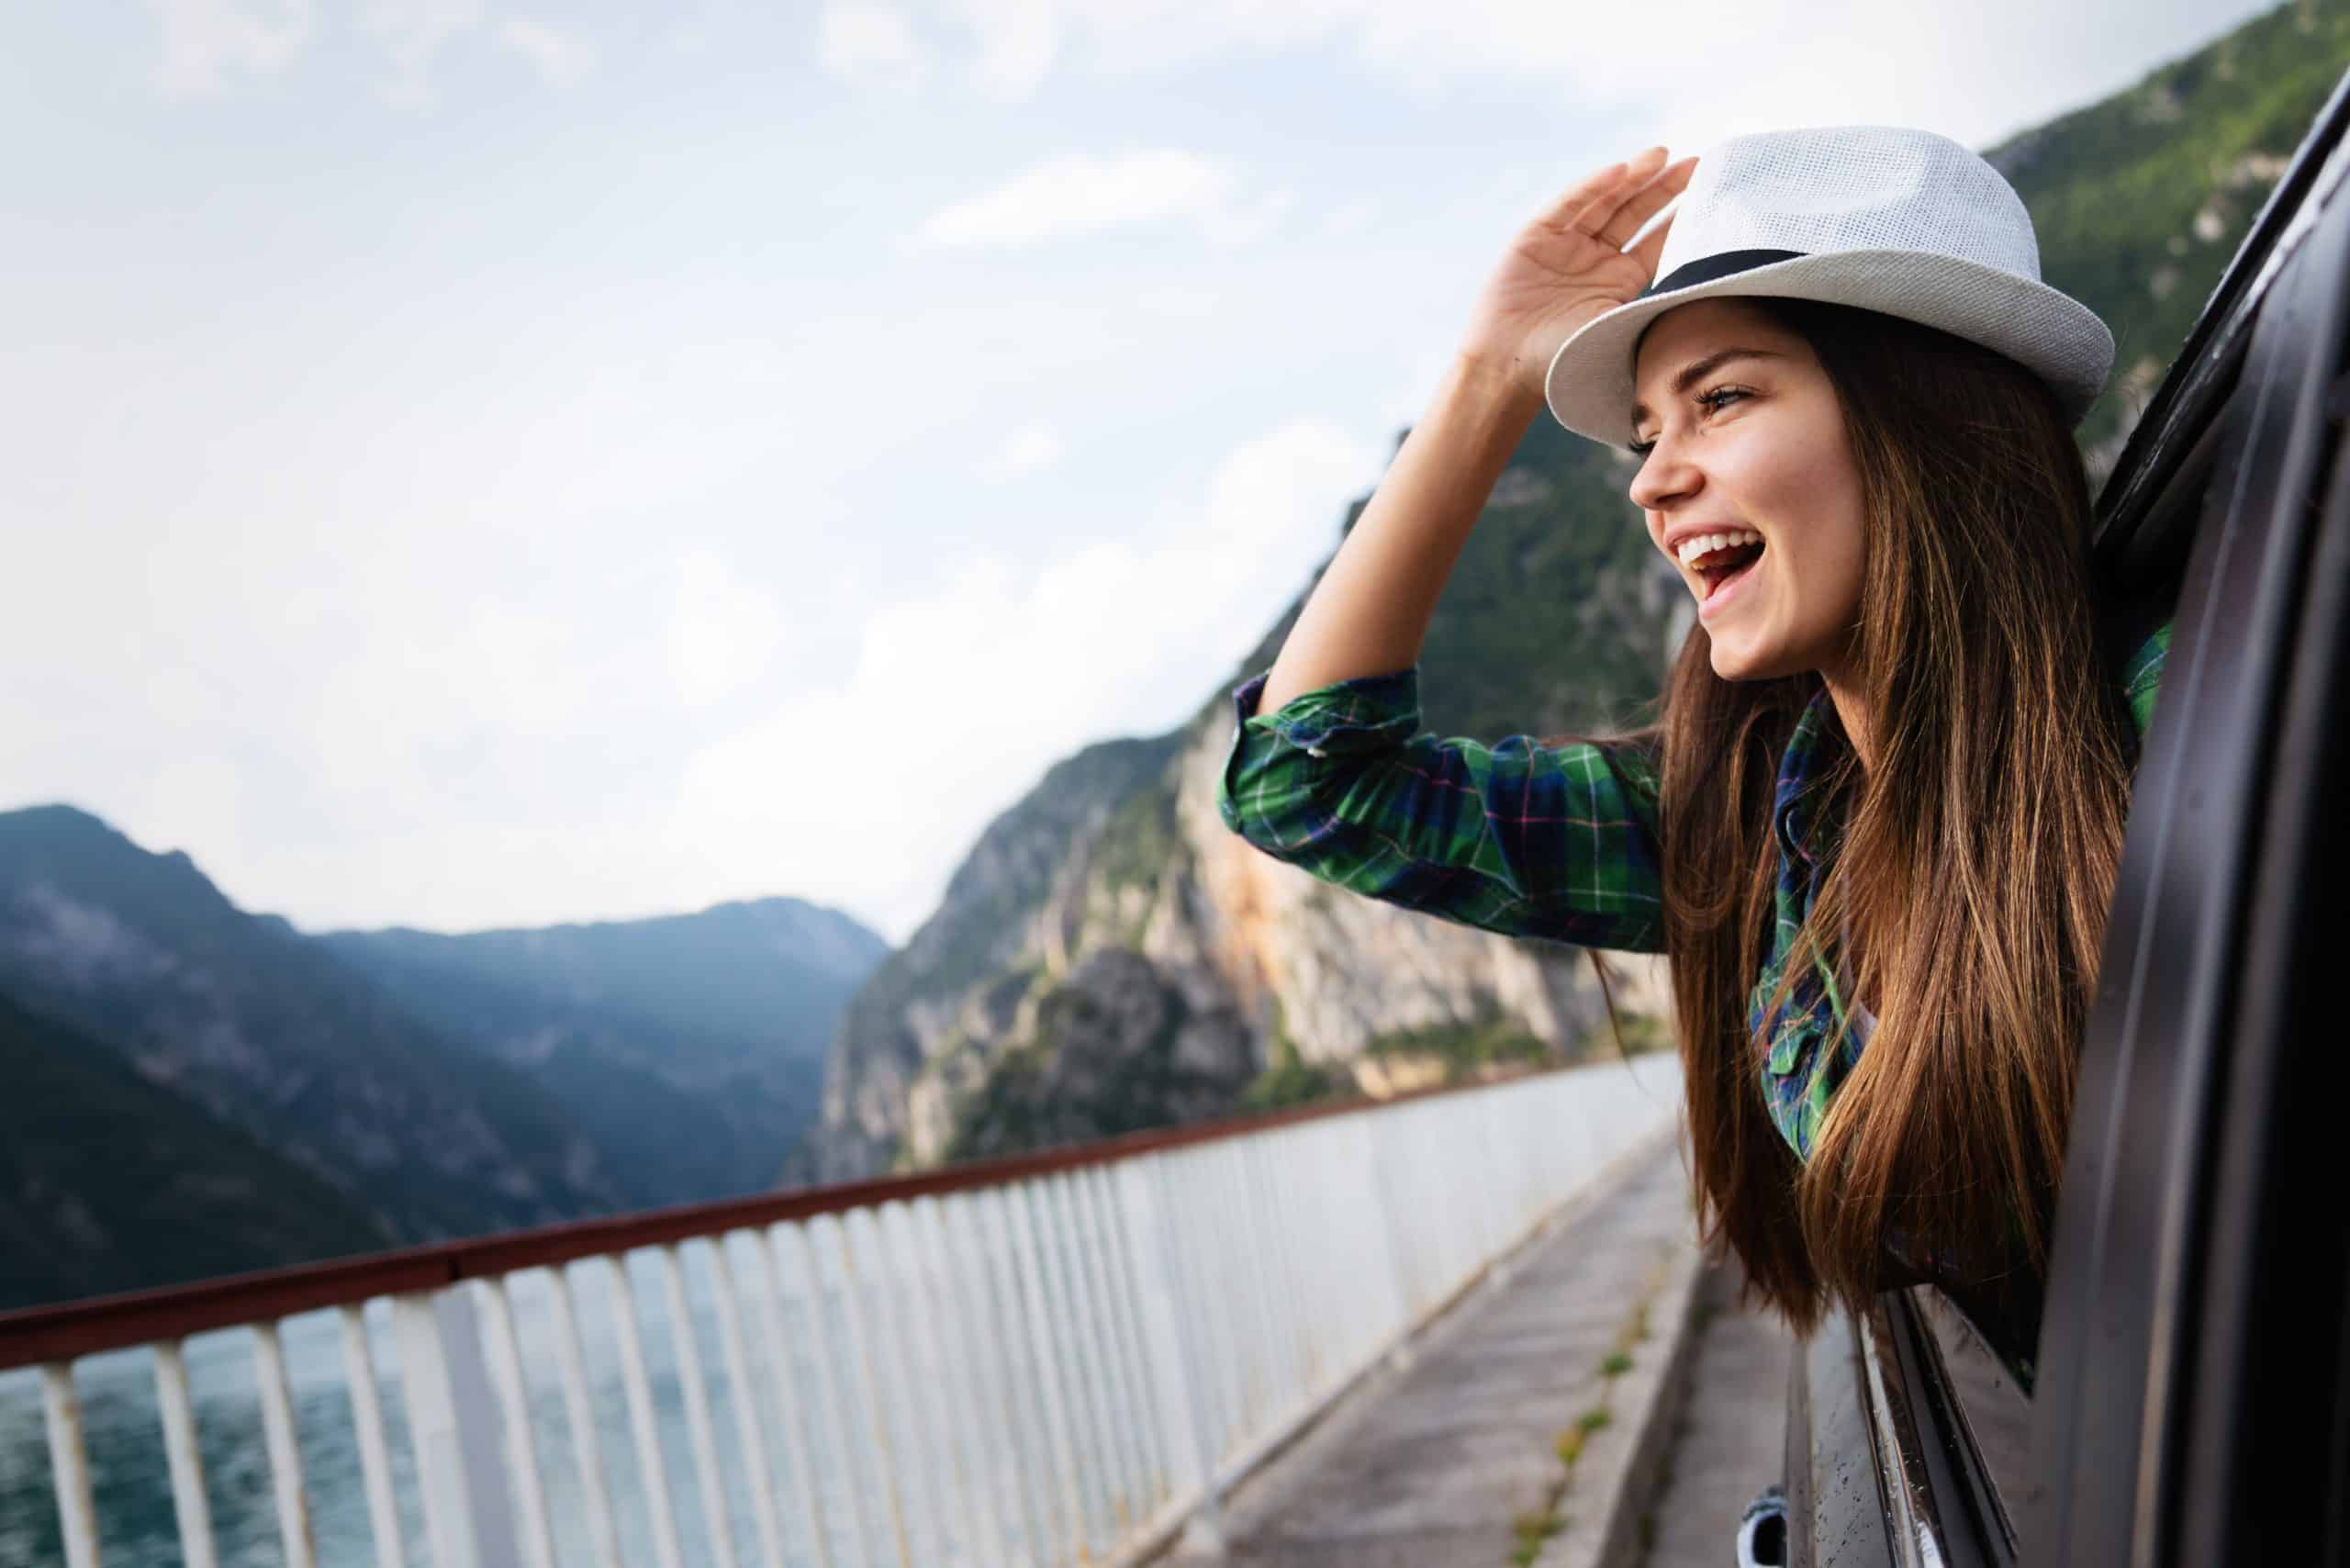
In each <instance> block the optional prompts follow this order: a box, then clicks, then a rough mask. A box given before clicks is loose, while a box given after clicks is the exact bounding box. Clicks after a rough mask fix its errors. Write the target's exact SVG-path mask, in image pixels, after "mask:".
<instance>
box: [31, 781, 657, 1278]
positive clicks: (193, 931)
mask: <svg viewBox="0 0 2350 1568" xmlns="http://www.w3.org/2000/svg"><path fill="white" fill-rule="evenodd" d="M0 992H4V993H6V994H7V995H9V996H11V997H13V998H14V999H15V1000H16V1001H17V1002H18V1003H19V1004H21V1005H22V1006H23V1007H25V1008H27V1009H28V1010H30V1011H32V1012H34V1013H38V1014H42V1015H44V1016H46V1017H48V1018H50V1019H53V1020H55V1021H56V1022H57V1023H59V1024H62V1025H65V1026H66V1027H67V1028H68V1029H70V1030H73V1031H75V1032H77V1033H78V1035H81V1036H94V1037H95V1039H97V1040H101V1041H106V1042H109V1043H110V1044H111V1046H112V1047H116V1048H117V1049H118V1051H119V1053H120V1055H121V1057H122V1058H123V1059H124V1060H126V1061H127V1062H128V1063H129V1065H130V1066H131V1067H132V1068H134V1069H135V1070H137V1072H138V1073H139V1075H140V1077H141V1078H143V1079H145V1080H146V1081H149V1082H151V1083H154V1084H157V1085H160V1086H162V1087H163V1088H166V1089H168V1090H171V1091H172V1092H173V1093H174V1094H176V1095H177V1096H179V1097H181V1098H183V1099H185V1100H186V1101H190V1102H193V1103H195V1104H196V1105H197V1106H198V1107H200V1108H201V1109H202V1110H203V1111H204V1112H205V1113H206V1114H208V1115H210V1116H212V1117H215V1118H217V1119H218V1120H219V1121H221V1122H224V1123H227V1124H228V1125H229V1126H232V1127H233V1128H235V1129H236V1130H237V1131H238V1132H240V1133H241V1134H243V1135H244V1136H246V1137H250V1138H252V1139H253V1140H255V1141H256V1142H258V1143H260V1144H263V1145H264V1146H266V1147H267V1148H269V1149H270V1150H271V1151H272V1152H273V1153H274V1154H275V1155H277V1156H279V1157H281V1158H282V1159H285V1160H287V1161H289V1162H291V1163H292V1164H294V1165H296V1166H298V1167H300V1168H302V1169H304V1170H308V1171H309V1172H311V1173H312V1174H313V1175H314V1176H315V1177H317V1178H318V1179H319V1182H323V1183H324V1184H325V1185H326V1186H327V1187H329V1188H331V1189H332V1190H334V1191H335V1192H337V1193H341V1194H342V1195H343V1196H344V1198H345V1199H346V1200H347V1201H349V1202H350V1203H351V1204H354V1205H356V1206H357V1207H359V1208H360V1209H362V1210H364V1213H365V1215H367V1217H368V1219H369V1221H370V1222H371V1223H372V1224H373V1225H374V1226H375V1227H376V1228H378V1229H379V1230H380V1231H381V1232H382V1233H383V1234H385V1235H386V1236H390V1237H393V1238H397V1239H401V1240H417V1239H426V1238H436V1237H442V1236H450V1235H461V1234H466V1233H471V1232H478V1231H484V1230H490V1229H496V1228H500V1227H504V1226H524V1225H535V1224H541V1223H545V1222H549V1221H554V1220H559V1219H567V1218H572V1217H576V1216H578V1215H588V1214H593V1213H600V1212H606V1211H609V1210H611V1209H614V1208H618V1207H620V1206H621V1204H622V1202H623V1198H622V1193H621V1189H620V1187H619V1186H617V1185H616V1184H615V1182H613V1180H612V1179H611V1177H610V1173H609V1172H608V1171H607V1170H605V1169H604V1165H603V1162H602V1159H601V1158H600V1156H599V1151H598V1149H597V1148H596V1145H595V1143H594V1142H593V1141H592V1140H591V1139H590V1138H589V1137H587V1136H586V1135H585V1134H584V1133H583V1132H582V1131H581V1129H580V1128H579V1126H577V1124H576V1122H575V1121H574V1120H573V1119H572V1118H571V1117H570V1116H569V1115H568V1114H565V1111H564V1110H563V1108H562V1107H561V1105H560V1104H559V1103H557V1102H556V1101H555V1099H554V1097H553V1096H552V1095H550V1094H549V1093H548V1092H547V1091H546V1090H544V1089H543V1088H542V1087H541V1086H540V1085H538V1084H536V1083H533V1082H532V1081H531V1080H530V1079H529V1078H528V1077H526V1076H525V1075H523V1074H522V1073H520V1072H518V1071H517V1070H514V1069H512V1068H510V1067H508V1066H505V1065H503V1064H501V1063H498V1062H495V1061H491V1060H488V1059H487V1058H484V1057H483V1056H481V1055H480V1054H479V1053H478V1052H476V1051H474V1050H472V1049H470V1048H468V1047H464V1046H461V1045H458V1044H456V1043H454V1042H453V1041H451V1040H449V1039H447V1038H445V1037H444V1036H442V1035H441V1034H439V1033H437V1032H436V1031H434V1030H433V1029H431V1028H430V1027H428V1026H427V1025H423V1024H421V1023H420V1022H418V1021H417V1020H416V1019H415V1018H414V1017H412V1016H411V1015H409V1014H408V1013H407V1012H405V1011H404V1010H402V1009H401V1008H400V1007H399V1005H398V1004H397V1002H395V1001H394V1000H393V998H392V997H391V995H390V994H389V993H388V992H387V991H386V990H385V989H384V988H383V987H381V986H379V985H377V984H376V983H375V981H373V980H369V979H367V978H366V977H365V976H364V975H362V974H360V973H358V972H357V971H355V970H353V969H351V968H350V967H349V966H347V965H346V964H344V963H343V962H342V961H341V959H339V958H336V957H335V956H334V955H333V954H332V953H331V952H330V951H329V950H328V949H327V948H326V947H324V946H321V945H319V943H317V942H314V941H312V940H311V939H309V938H308V937H306V936H304V935H301V934H299V933H298V932H297V931H295V930H294V928H293V927H292V926H290V925H288V924H286V923H285V921H283V920H280V919H276V918H274V917H271V916H255V915H252V914H248V913H245V912H243V911H241V910H240V909H238V908H237V907H236V906H235V905H234V904H232V903H230V902H229V900H228V899H227V898H225V897H224V896H222V894H221V892H220V890H218V888H216V887H215V886H213V884H212V883H211V882H210V881H209V880H208V879H207V878H206V877H205V876H204V874H203V873H202V872H200V871H199V870H197V869H196V866H195V864H194V863H193V862H192V861H191V860H189V858H188V857H187V856H185V854H182V853H180V852H178V851H173V852H172V853H169V854H162V855H158V854H151V853H150V852H148V851H147V850H144V849H141V848H140V846H137V845H135V844H133V843H132V842H131V841H130V840H129V839H128V838H126V837H124V836H123V835H122V834H119V833H117V832H116V831H115V830H114V829H113V828H111V827H109V826H107V825H106V823H103V822H101V821H100V820H98V819H97V818H96V817H94V816H92V815H90V814H89V813H88V812H82V811H77V810H75V809H73V807H70V806H40V807H34V808H31V809H29V810H25V811H17V812H5V813H0Z"/></svg>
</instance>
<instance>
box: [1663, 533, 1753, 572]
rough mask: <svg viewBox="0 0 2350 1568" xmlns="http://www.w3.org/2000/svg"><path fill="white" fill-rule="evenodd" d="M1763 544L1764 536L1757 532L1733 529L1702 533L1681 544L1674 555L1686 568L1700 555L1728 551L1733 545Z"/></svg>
mask: <svg viewBox="0 0 2350 1568" xmlns="http://www.w3.org/2000/svg"><path fill="white" fill-rule="evenodd" d="M1760 543H1762V535H1761V534H1759V533H1757V532H1754V530H1752V529H1751V528H1733V529H1729V530H1728V531H1727V532H1721V533H1700V534H1697V535H1695V536H1694V537H1692V538H1688V539H1684V540H1683V541H1682V542H1681V543H1680V544H1679V546H1678V547H1677V548H1675V550H1674V551H1673V554H1675V555H1676V556H1678V557H1679V558H1680V561H1681V564H1682V565H1683V566H1687V565H1688V564H1689V563H1690V562H1692V561H1694V560H1695V559H1696V558H1697V557H1698V556H1700V555H1704V554H1710V553H1711V552H1713V551H1716V550H1727V549H1729V547H1730V546H1731V545H1733V544H1760Z"/></svg>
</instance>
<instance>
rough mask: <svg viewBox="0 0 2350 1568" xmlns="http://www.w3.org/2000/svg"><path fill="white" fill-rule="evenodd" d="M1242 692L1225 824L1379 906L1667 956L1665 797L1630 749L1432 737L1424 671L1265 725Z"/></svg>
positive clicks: (1259, 684) (1220, 800) (1225, 785)
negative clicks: (1424, 727)
mask: <svg viewBox="0 0 2350 1568" xmlns="http://www.w3.org/2000/svg"><path fill="white" fill-rule="evenodd" d="M1270 673H1271V672H1270V670H1268V671H1266V672H1264V673H1263V674H1259V675H1257V676H1255V677H1252V678H1250V679H1248V680H1247V681H1246V682H1244V683H1242V684H1241V685H1240V686H1238V687H1237V688H1235V689H1234V690H1233V693H1232V699H1233V707H1234V716H1235V718H1236V719H1237V721H1238V729H1237V733H1236V734H1234V735H1233V739H1232V750H1231V752H1230V754H1229V756H1227V757H1226V758H1225V766H1224V772H1223V775H1222V777H1221V778H1220V779H1219V781H1218V783H1217V786H1216V808H1217V810H1218V811H1219V812H1222V813H1223V816H1224V822H1225V826H1227V827H1229V828H1231V829H1232V830H1233V831H1234V832H1236V833H1237V834H1240V835H1241V836H1242V837H1244V838H1246V839H1248V842H1249V843H1251V844H1253V845H1255V846H1257V847H1258V848H1259V849H1261V850H1263V851H1264V852H1265V853H1266V854H1268V855H1270V856H1272V857H1274V858H1276V859H1280V860H1285V861H1288V862H1289V863H1290V864H1291V865H1292V866H1298V867H1302V868H1304V869H1305V870H1307V871H1310V872H1312V873H1313V874H1314V875H1315V876H1316V877H1319V878H1321V879H1323V880H1325V881H1326V882H1332V883H1335V884H1337V886H1339V887H1342V888H1346V889H1348V890H1352V891H1354V892H1358V893H1362V894H1365V895H1367V896H1369V897H1371V898H1375V899H1381V900H1384V901H1385V902H1389V903H1394V904H1400V905H1402V906H1403V907H1404V908H1406V909H1415V910H1418V911H1421V912H1422V913H1427V914H1434V915H1438V916H1441V917H1442V918H1444V919H1446V920H1450V921H1456V922H1458V923H1460V924H1464V925H1474V926H1478V927H1481V928H1482V929H1484V930H1487V931H1497V932H1500V933H1502V934H1503V935H1509V936H1538V937H1544V938H1548V939H1549V940H1551V941H1556V942H1572V943H1575V944H1577V945H1579V946H1587V947H1615V948H1621V949H1628V950H1631V951H1636V952H1648V953H1654V952H1662V950H1663V947H1664V923H1663V901H1662V871H1661V868H1660V857H1659V854H1658V847H1657V829H1656V802H1657V781H1656V773H1655V769H1654V767H1653V765H1652V763H1651V759H1650V758H1649V756H1647V754H1646V753H1644V752H1643V751H1641V750H1640V749H1639V747H1637V746H1635V745H1629V744H1615V743H1577V744H1574V745H1559V746H1546V745H1541V744H1540V743H1539V742H1537V741H1536V740H1534V739H1533V738H1532V737H1531V736H1527V735H1511V736H1509V737H1508V738H1507V739H1505V740H1503V741H1500V742H1498V743H1496V744H1494V745H1490V746H1488V745H1481V744H1480V743H1478V742H1476V741H1472V740H1438V739H1436V738H1435V737H1433V736H1431V735H1427V734H1421V733H1420V703H1419V668H1418V666H1412V667H1411V668H1409V669H1404V670H1399V671H1396V672H1395V673H1393V674H1391V675H1374V676H1364V677H1360V678H1357V679H1353V680H1342V681H1338V682H1337V683H1335V684H1333V685H1330V686H1326V687H1322V688H1320V689H1316V690H1314V691H1308V692H1304V693H1301V694H1300V695H1299V696H1297V697H1294V698H1292V699H1291V700H1289V701H1288V702H1286V703H1284V704H1283V705H1282V706H1281V709H1280V710H1279V711H1277V712H1273V713H1259V712H1258V711H1257V700H1258V697H1259V694H1260V693H1261V692H1262V691H1263V690H1264V687H1265V680H1266V677H1267V676H1268V675H1270Z"/></svg>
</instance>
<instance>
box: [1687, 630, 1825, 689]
mask: <svg viewBox="0 0 2350 1568" xmlns="http://www.w3.org/2000/svg"><path fill="white" fill-rule="evenodd" d="M1707 656H1708V657H1709V658H1710V659H1711V660H1712V663H1713V666H1714V674H1716V675H1717V676H1718V677H1720V678H1722V679H1724V680H1776V679H1778V678H1780V677H1781V676H1787V675H1794V674H1796V672H1797V671H1799V670H1801V669H1803V668H1804V667H1806V666H1803V665H1800V664H1797V663H1792V662H1790V661H1789V660H1788V659H1786V658H1785V657H1784V656H1781V655H1780V651H1779V650H1776V649H1772V648H1757V647H1753V646H1751V645H1750V644H1747V643H1746V642H1745V641H1744V640H1743V639H1739V640H1733V641H1729V642H1716V641H1714V640H1712V639H1711V638H1710V637H1708V639H1707Z"/></svg>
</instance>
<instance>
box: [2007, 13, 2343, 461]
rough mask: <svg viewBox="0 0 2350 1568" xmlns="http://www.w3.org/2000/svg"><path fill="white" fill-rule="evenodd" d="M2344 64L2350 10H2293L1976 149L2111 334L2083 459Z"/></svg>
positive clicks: (2236, 238) (2191, 317)
mask: <svg viewBox="0 0 2350 1568" xmlns="http://www.w3.org/2000/svg"><path fill="white" fill-rule="evenodd" d="M2345 65H2350V6H2344V5H2343V4H2341V3H2340V0H2329V3H2326V4H2317V3H2312V0H2294V3H2293V4H2289V5H2285V6H2278V7H2277V8H2276V9H2275V10H2273V11H2269V12H2267V13H2266V14H2264V15H2262V16H2260V17H2255V18H2254V19H2253V20H2252V21H2249V22H2247V23H2245V24H2244V26H2243V27H2241V28H2236V29H2235V30H2234V31H2233V32H2231V33H2228V34H2226V35H2224V36H2223V37H2221V38H2219V39H2214V40H2213V41H2212V42H2211V43H2210V44H2208V45H2206V46H2205V47H2204V48H2202V49H2199V50H2196V51H2195V52H2193V53H2192V54H2189V55H2187V56H2185V57H2184V58H2182V59H2179V60H2177V61H2174V62H2171V63H2170V64H2168V65H2165V66H2164V67H2162V68H2161V69H2160V70H2157V71H2154V72H2152V73H2149V74H2148V75H2147V76H2146V77H2145V78H2144V79H2143V81H2141V82H2140V83H2139V84H2137V85H2135V86H2133V87H2131V88H2129V89H2128V90H2126V91H2124V92H2121V93H2117V94H2115V95H2113V96H2111V97H2109V98H2107V99H2104V100H2103V101H2101V102H2099V103H2097V104H2093V105H2091V106H2088V107H2087V108H2083V109H2080V110H2077V111H2076V112H2075V113H2072V114H2068V115H2064V116H2061V117H2060V118H2056V119H2053V120H2051V121H2049V122H2048V123H2047V124H2046V125H2043V126H2039V127H2036V128H2034V129H2031V130H2028V131H2025V132H2023V133H2022V134H2021V135H2019V136H2014V137H2010V138H2009V140H2006V141H2004V142H2001V143H2000V144H1999V145H1997V147H1992V148H1988V149H1986V150H1985V151H1984V156H1985V157H1986V159H1988V160H1989V161H1990V162H1991V163H1992V164H1993V165H1994V166H1996V167H1997V169H1998V170H1999V172H2000V173H2001V174H2005V175H2006V176H2007V178H2008V180H2009V183H2010V184H2011V185H2014V186H2015V187H2016V191H2017V193H2018V194H2019V195H2020V196H2022V197H2023V200H2024V205H2025V207H2028V208H2029V209H2030V210H2031V222H2032V228H2033V230H2034V231H2035V232H2036V233H2037V234H2038V236H2039V239H2040V272H2041V276H2042V278H2043V279H2044V280H2045V281H2046V282H2048V283H2049V284H2051V285H2052V286H2054V287H2057V288H2061V289H2063V290H2064V291H2065V293H2067V294H2070V295H2072V296H2073V297H2076V298H2077V299H2080V300H2081V301H2083V302H2084V303H2086V304H2087V305H2088V306H2089V307H2090V308H2093V309H2094V310H2096V311H2097V313H2098V315H2099V316H2101V317H2103V318H2104V319H2105V323H2106V325H2107V326H2108V327H2109V328H2111V329H2112V330H2113V337H2114V344H2115V359H2114V373H2115V385H2114V386H2113V387H2111V388H2109V390H2108V392H2107V394H2106V396H2105V398H2103V399H2102V400H2101V401H2100V402H2099V403H2098V406H2097V407H2096V408H2095V409H2091V410H2090V411H2089V415H2088V418H2087V420H2084V421H2083V422H2082V426H2081V431H2080V435H2081V440H2082V442H2083V444H2084V445H2085V446H2087V447H2088V448H2090V449H2091V450H2092V451H2096V452H2100V453H2106V452H2110V451H2111V450H2113V449H2114V448H2115V447H2116V446H2117V445H2118V442H2115V440H2114V438H2115V437H2117V436H2119V435H2123V434H2126V433H2127V427H2128V424H2129V422H2130V421H2131V420H2134V419H2135V418H2136V415H2137V411H2138V409H2139V407H2140V406H2141V404H2142V402H2143V397H2144V395H2145V393H2147V392H2150V391H2151V390H2152V389H2153V387H2154V383H2155V381H2157V380H2158V379H2159V378H2160V373H2161V372H2162V371H2163V370H2164V369H2165V368H2166V367H2167V366H2168V364H2170V361H2171V359H2172V357H2173V356H2174V355H2176V354H2177V352H2178V349H2179V345H2180V344H2181V343H2182V342H2185V341H2186V338H2187V333H2188V329H2189V328H2190V327H2192V326H2193V325H2194V323H2195V318H2196V316H2197V315H2198V314H2199V312H2200V311H2201V310H2202V308H2203V304H2204V301H2205V300H2206V299H2208V298H2209V297H2210V293H2211V289H2212V287H2213V286H2214V285H2216V284H2217V283H2218V282H2219V280H2220V274H2221V271H2223V270H2224V269H2225V267H2226V266H2227V263H2228V259H2229V258H2230V257H2231V256H2233V254H2235V251H2236V247H2237V246H2238V245H2239V244H2241V243H2242V242H2243V241H2244V235H2245V234H2246V233H2247V232H2248V231H2249V230H2250V229H2251V227H2252V219H2253V218H2254V217H2255V215H2256V214H2257V213H2258V212H2259V210H2260V206H2261V203H2262V202H2264V201H2266V199H2267V196H2268V193H2269V192H2270V190H2272V189H2273V188H2274V187H2275V185H2276V184H2277V176H2278V175H2279V174H2283V173H2284V166H2285V162H2286V160H2287V159H2288V158H2289V157H2290V156H2291V154H2292V151H2293V149H2294V148H2295V147H2296V146H2298V145H2299V144H2300V140H2301V138H2302V137H2304V136H2305V135H2307V134H2308V133H2309V129H2310V125H2311V120H2312V119H2314V118H2315V117H2316V115H2317V111H2318V110H2319V109H2320V108H2321V107H2322V106H2323V105H2324V103H2325V99H2326V96H2327V95H2328V94H2330V93H2332V92H2333V88H2334V85H2335V84H2336V83H2337V82H2339V81H2340V80H2341V77H2342V73H2343V70H2344V66H2345ZM2100 476H2101V471H2100Z"/></svg>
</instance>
